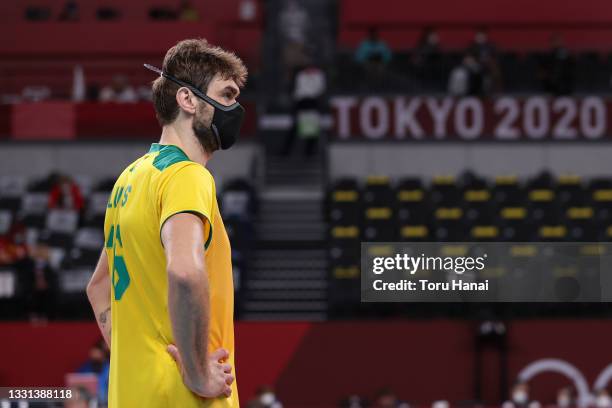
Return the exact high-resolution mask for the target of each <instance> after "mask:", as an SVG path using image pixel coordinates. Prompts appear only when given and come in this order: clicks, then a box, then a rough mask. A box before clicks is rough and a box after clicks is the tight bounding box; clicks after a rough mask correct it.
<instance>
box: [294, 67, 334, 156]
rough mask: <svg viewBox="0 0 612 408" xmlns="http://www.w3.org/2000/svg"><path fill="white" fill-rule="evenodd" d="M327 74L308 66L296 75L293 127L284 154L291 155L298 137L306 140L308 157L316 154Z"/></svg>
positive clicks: (317, 68)
mask: <svg viewBox="0 0 612 408" xmlns="http://www.w3.org/2000/svg"><path fill="white" fill-rule="evenodd" d="M326 82H327V81H326V79H325V72H323V70H322V69H321V68H319V67H318V66H316V65H315V64H312V63H311V64H307V65H305V66H304V67H303V68H301V69H299V70H298V71H297V73H296V74H295V78H294V85H293V127H292V128H291V129H290V130H289V134H288V135H287V138H286V139H285V146H284V147H283V154H284V155H289V154H290V153H291V148H292V147H293V143H294V142H295V139H296V137H300V138H302V139H304V140H305V152H306V154H307V155H308V156H311V155H313V154H314V153H315V152H316V147H317V141H318V139H319V134H320V128H321V127H320V116H319V113H320V110H321V107H322V104H323V101H322V99H323V97H324V95H325V93H326V90H327V84H326Z"/></svg>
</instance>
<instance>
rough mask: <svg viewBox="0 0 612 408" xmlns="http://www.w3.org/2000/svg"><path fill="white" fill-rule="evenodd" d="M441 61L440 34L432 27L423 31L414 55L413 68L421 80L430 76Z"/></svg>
mask: <svg viewBox="0 0 612 408" xmlns="http://www.w3.org/2000/svg"><path fill="white" fill-rule="evenodd" d="M439 60H440V38H439V36H438V32H437V31H436V30H434V29H433V28H431V27H428V28H426V29H425V30H423V33H422V34H421V38H420V39H419V42H418V43H417V45H416V47H415V49H414V53H413V55H412V66H413V68H414V70H415V73H416V75H417V76H418V77H419V78H425V77H427V75H428V74H430V73H431V72H432V71H433V69H432V68H434V65H435V64H437V63H438V62H439Z"/></svg>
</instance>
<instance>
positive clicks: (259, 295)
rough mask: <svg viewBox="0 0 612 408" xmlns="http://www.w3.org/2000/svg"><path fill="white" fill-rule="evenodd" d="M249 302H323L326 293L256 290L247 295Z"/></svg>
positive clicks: (320, 291)
mask: <svg viewBox="0 0 612 408" xmlns="http://www.w3.org/2000/svg"><path fill="white" fill-rule="evenodd" d="M247 299H249V301H257V300H273V301H291V302H293V301H311V300H312V301H325V300H326V299H327V291H324V290H258V291H252V292H249V293H248V294H247Z"/></svg>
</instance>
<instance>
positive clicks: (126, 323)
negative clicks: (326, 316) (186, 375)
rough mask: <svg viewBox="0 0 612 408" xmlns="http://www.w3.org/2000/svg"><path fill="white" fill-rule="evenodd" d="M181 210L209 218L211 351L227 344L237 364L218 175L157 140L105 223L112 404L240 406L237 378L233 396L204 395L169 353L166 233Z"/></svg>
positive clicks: (129, 171) (128, 172)
mask: <svg viewBox="0 0 612 408" xmlns="http://www.w3.org/2000/svg"><path fill="white" fill-rule="evenodd" d="M181 212H190V213H194V214H196V215H198V216H200V217H201V218H202V220H203V222H204V229H205V231H204V233H205V241H206V245H205V248H202V250H203V251H205V262H206V269H207V272H208V280H209V286H210V323H209V341H208V351H209V352H212V351H214V350H216V349H218V348H219V347H223V348H225V349H227V350H228V351H229V352H230V357H229V362H230V363H231V364H232V367H235V366H234V325H233V314H234V287H233V278H232V264H231V248H230V243H229V239H228V237H227V233H226V231H225V227H224V225H223V220H222V219H221V215H220V213H219V207H218V203H217V199H216V190H215V182H214V179H213V177H212V175H211V174H210V173H209V172H208V170H207V169H206V168H205V167H204V166H202V165H200V164H198V163H195V162H193V161H190V160H189V158H188V157H187V155H186V154H185V153H184V152H183V151H182V150H181V149H180V148H179V147H177V146H174V145H160V144H158V143H154V144H153V145H152V146H151V149H150V150H149V152H148V153H147V154H145V155H144V156H142V157H141V158H139V159H138V160H136V161H135V162H133V163H132V164H130V165H129V166H128V167H127V168H126V169H125V170H124V171H123V172H122V173H121V175H120V176H119V178H118V179H117V181H116V183H115V185H114V187H113V191H112V193H111V196H110V198H109V202H108V204H107V209H106V216H105V221H104V237H105V243H106V244H105V247H106V254H107V256H108V265H109V274H110V278H111V282H112V285H111V287H112V289H111V319H112V329H111V363H110V378H109V391H108V394H109V395H108V401H109V407H111V408H137V407H146V408H155V407H181V408H190V407H207V408H208V407H210V408H221V407H224V408H225V407H232V408H234V407H236V408H237V407H239V403H238V390H237V385H236V381H234V383H233V384H232V396H231V397H229V398H226V397H222V398H215V399H204V398H200V397H198V396H196V395H195V394H193V393H192V392H191V391H190V390H189V389H188V388H187V387H186V386H185V385H184V384H183V381H182V378H181V374H180V372H179V368H178V366H177V364H176V363H175V361H174V360H173V359H172V357H171V356H170V355H169V354H168V352H167V351H166V347H167V346H168V344H170V343H174V339H173V335H172V326H171V323H170V316H169V313H168V278H167V273H166V257H165V254H164V250H163V247H162V243H161V238H160V232H161V228H162V226H163V224H164V222H165V221H166V220H167V219H168V218H170V217H171V216H172V215H174V214H177V213H181ZM233 374H234V375H235V372H234V373H233Z"/></svg>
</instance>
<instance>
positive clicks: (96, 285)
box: [87, 249, 111, 348]
mask: <svg viewBox="0 0 612 408" xmlns="http://www.w3.org/2000/svg"><path fill="white" fill-rule="evenodd" d="M110 285H111V281H110V276H109V273H108V259H107V257H106V251H105V250H104V249H103V250H102V254H100V260H98V264H97V265H96V269H95V270H94V273H93V275H92V276H91V279H90V280H89V283H88V284H87V297H88V298H89V303H91V308H92V309H93V311H94V315H95V316H96V321H97V322H98V327H99V328H100V331H101V332H102V336H104V340H105V341H106V344H107V345H108V347H109V348H110V345H111V286H110Z"/></svg>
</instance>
